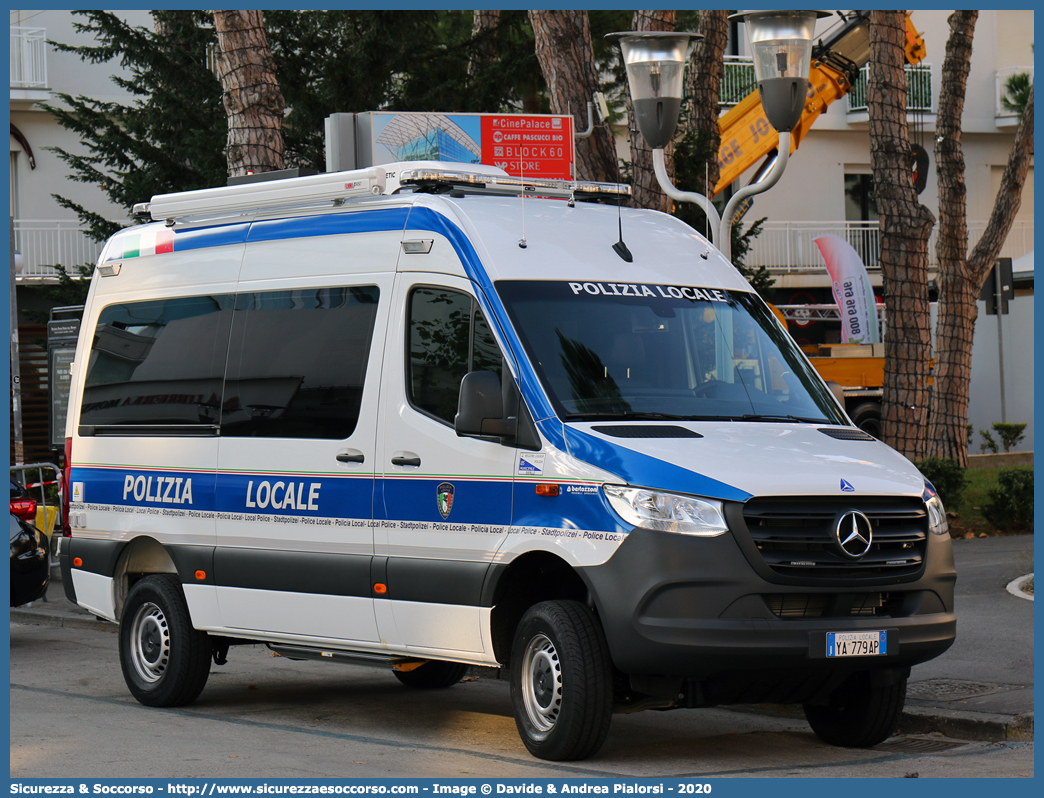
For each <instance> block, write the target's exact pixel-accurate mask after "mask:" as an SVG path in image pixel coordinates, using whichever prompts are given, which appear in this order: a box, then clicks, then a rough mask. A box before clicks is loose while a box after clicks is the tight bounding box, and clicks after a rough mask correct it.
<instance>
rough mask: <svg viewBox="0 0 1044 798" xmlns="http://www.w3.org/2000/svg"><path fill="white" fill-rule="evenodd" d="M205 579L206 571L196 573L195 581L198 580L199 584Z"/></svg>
mask: <svg viewBox="0 0 1044 798" xmlns="http://www.w3.org/2000/svg"><path fill="white" fill-rule="evenodd" d="M206 578H207V572H206V571H196V579H198V580H199V581H200V582H202V581H203V580H204V579H206Z"/></svg>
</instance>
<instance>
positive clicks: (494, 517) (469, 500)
mask: <svg viewBox="0 0 1044 798" xmlns="http://www.w3.org/2000/svg"><path fill="white" fill-rule="evenodd" d="M377 479H378V481H379V482H380V484H379V485H378V486H377V488H378V490H377V495H378V496H383V497H384V500H383V502H382V501H381V500H380V499H378V500H377V501H376V502H375V503H374V504H375V507H374V520H375V521H377V522H378V523H379V522H380V521H389V520H390V521H426V522H431V523H436V524H487V525H488V524H499V525H502V526H505V527H506V526H507V525H508V524H510V523H511V485H512V480H511V478H510V477H509V478H506V479H481V478H475V477H463V476H462V477H455V476H445V477H427V476H417V477H414V476H408V477H407V476H402V477H396V476H389V475H385V476H384V477H383V478H382V477H380V476H378V477H377ZM444 483H449V484H450V485H452V486H453V505H452V507H451V508H450V513H449V515H448V516H447V517H446V518H443V517H442V513H441V512H439V505H438V498H437V497H438V492H439V486H440V485H442V484H444Z"/></svg>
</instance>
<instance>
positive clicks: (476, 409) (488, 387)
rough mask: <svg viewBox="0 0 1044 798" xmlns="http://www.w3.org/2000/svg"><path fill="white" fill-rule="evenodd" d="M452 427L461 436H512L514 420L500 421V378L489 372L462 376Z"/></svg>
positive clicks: (501, 398) (516, 421)
mask: <svg viewBox="0 0 1044 798" xmlns="http://www.w3.org/2000/svg"><path fill="white" fill-rule="evenodd" d="M453 428H454V430H456V432H457V435H459V436H461V437H482V438H485V437H494V438H514V437H515V435H516V434H517V432H518V419H517V418H515V417H511V418H504V396H503V394H502V392H501V388H500V378H499V377H498V376H497V375H496V374H494V373H493V372H492V371H472V372H469V373H468V374H465V375H464V379H463V380H462V381H461V383H460V398H459V399H458V401H457V415H456V417H455V418H454V420H453Z"/></svg>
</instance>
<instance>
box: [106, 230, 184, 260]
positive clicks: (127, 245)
mask: <svg viewBox="0 0 1044 798" xmlns="http://www.w3.org/2000/svg"><path fill="white" fill-rule="evenodd" d="M121 241H122V244H123V254H122V255H120V254H116V253H113V254H114V255H115V256H116V257H117V258H119V257H122V258H137V257H140V256H142V255H161V254H163V253H164V252H173V251H174V231H173V230H171V229H169V228H167V227H152V228H150V229H148V230H143V231H141V232H140V233H127V234H126V235H124V236H123V238H122V239H121ZM118 251H119V249H118V248H117V252H118Z"/></svg>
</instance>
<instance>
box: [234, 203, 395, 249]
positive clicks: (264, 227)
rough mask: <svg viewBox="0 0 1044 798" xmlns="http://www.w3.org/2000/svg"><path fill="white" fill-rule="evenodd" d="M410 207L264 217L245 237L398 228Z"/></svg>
mask: <svg viewBox="0 0 1044 798" xmlns="http://www.w3.org/2000/svg"><path fill="white" fill-rule="evenodd" d="M409 215H410V209H409V207H407V206H404V207H401V208H387V209H384V210H373V211H355V212H352V213H334V214H327V215H323V216H300V217H295V218H291V219H265V220H262V221H258V222H254V223H253V224H251V225H250V233H249V235H248V236H247V241H249V242H251V243H253V242H256V241H281V240H283V239H288V238H311V237H312V236H331V235H337V234H341V233H376V232H388V231H395V230H397V231H399V232H401V231H402V230H404V229H405V228H406V220H407V218H409Z"/></svg>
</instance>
